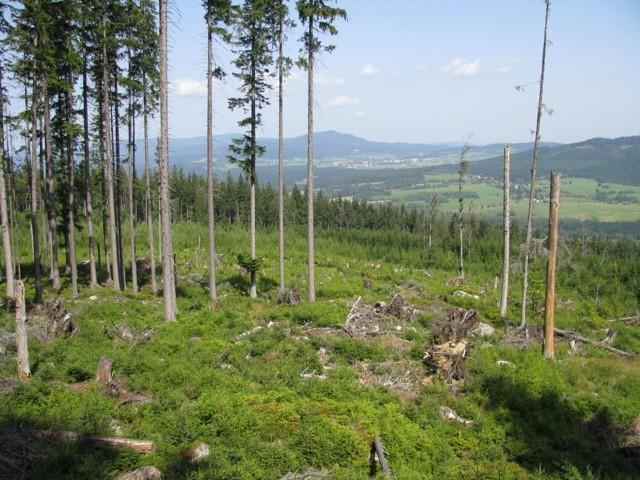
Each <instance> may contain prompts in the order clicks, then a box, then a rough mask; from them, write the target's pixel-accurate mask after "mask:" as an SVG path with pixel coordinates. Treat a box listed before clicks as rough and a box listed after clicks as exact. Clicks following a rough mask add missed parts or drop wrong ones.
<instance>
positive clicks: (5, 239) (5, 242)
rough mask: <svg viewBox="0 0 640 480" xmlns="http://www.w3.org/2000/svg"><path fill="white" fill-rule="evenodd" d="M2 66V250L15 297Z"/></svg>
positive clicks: (10, 287)
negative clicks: (5, 154) (5, 149)
mask: <svg viewBox="0 0 640 480" xmlns="http://www.w3.org/2000/svg"><path fill="white" fill-rule="evenodd" d="M2 88H3V87H2V68H0V217H1V218H0V222H2V224H1V227H2V250H3V252H4V267H5V274H6V275H5V276H6V282H7V297H9V298H13V297H15V286H14V279H13V271H14V266H13V255H12V249H11V234H10V230H9V210H8V208H7V185H6V182H5V162H4V160H5V158H4V94H3V90H2Z"/></svg>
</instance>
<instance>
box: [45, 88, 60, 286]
mask: <svg viewBox="0 0 640 480" xmlns="http://www.w3.org/2000/svg"><path fill="white" fill-rule="evenodd" d="M42 94H43V96H44V105H43V107H44V108H43V110H44V150H45V158H46V165H47V212H48V214H49V233H50V236H51V281H52V283H53V288H55V289H59V288H60V286H61V283H60V269H59V266H58V222H57V216H56V180H55V167H54V163H53V154H52V151H51V147H52V145H51V114H50V109H49V107H50V106H49V82H48V80H47V78H46V76H43V78H42Z"/></svg>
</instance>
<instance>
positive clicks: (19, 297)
mask: <svg viewBox="0 0 640 480" xmlns="http://www.w3.org/2000/svg"><path fill="white" fill-rule="evenodd" d="M15 294H16V346H17V348H18V358H17V373H18V378H29V377H30V376H31V369H30V368H29V345H28V343H27V323H26V322H27V310H26V307H25V299H24V283H23V282H22V280H18V281H17V282H16V285H15Z"/></svg>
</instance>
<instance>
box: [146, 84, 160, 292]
mask: <svg viewBox="0 0 640 480" xmlns="http://www.w3.org/2000/svg"><path fill="white" fill-rule="evenodd" d="M146 81H147V77H146V76H145V77H144V94H143V102H144V106H143V109H144V196H145V215H146V219H147V238H148V242H149V264H150V265H151V291H152V292H153V293H156V292H157V291H158V284H157V282H156V254H155V249H154V239H153V208H152V201H151V171H150V167H149V119H148V111H147V83H146Z"/></svg>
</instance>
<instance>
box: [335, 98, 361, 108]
mask: <svg viewBox="0 0 640 480" xmlns="http://www.w3.org/2000/svg"><path fill="white" fill-rule="evenodd" d="M361 103H362V100H360V99H359V98H358V97H348V96H347V95H339V96H337V97H336V98H334V99H332V100H329V101H328V102H327V105H328V106H330V107H354V106H356V105H360V104H361Z"/></svg>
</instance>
